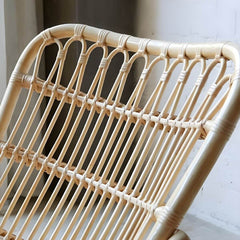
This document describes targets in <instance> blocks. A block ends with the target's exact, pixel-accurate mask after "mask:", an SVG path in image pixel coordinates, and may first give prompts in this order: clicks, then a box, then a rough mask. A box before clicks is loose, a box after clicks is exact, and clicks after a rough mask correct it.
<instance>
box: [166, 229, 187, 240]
mask: <svg viewBox="0 0 240 240" xmlns="http://www.w3.org/2000/svg"><path fill="white" fill-rule="evenodd" d="M168 240H190V238H189V237H188V235H187V234H186V233H185V232H183V231H181V230H177V231H176V232H175V233H174V235H173V236H172V237H170V238H169V239H168Z"/></svg>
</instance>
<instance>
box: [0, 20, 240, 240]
mask: <svg viewBox="0 0 240 240" xmlns="http://www.w3.org/2000/svg"><path fill="white" fill-rule="evenodd" d="M63 38H64V39H68V40H67V41H65V44H63V43H62V42H61V41H60V39H63ZM74 41H78V42H80V44H81V54H80V56H79V59H78V62H77V64H76V66H75V70H74V73H73V74H72V76H71V78H70V79H69V82H68V85H67V86H63V85H62V84H61V76H62V71H63V69H64V61H65V58H66V55H67V52H68V48H69V46H70V45H71V44H72V43H73V42H74ZM88 42H92V45H89V44H87V43H88ZM51 44H55V45H57V47H58V53H57V56H56V60H55V63H54V64H53V67H52V70H51V72H50V73H49V75H48V76H47V78H46V80H42V79H41V78H40V77H39V66H40V62H41V58H42V54H43V52H44V49H45V47H46V46H48V45H51ZM108 47H112V48H113V50H112V51H111V52H109V51H108V50H109V48H108ZM96 48H102V49H103V51H102V59H101V61H100V63H99V65H98V66H97V67H98V68H97V71H96V74H95V76H94V77H93V79H88V81H90V87H89V89H88V91H87V92H83V91H82V88H81V84H82V81H84V73H85V69H86V68H87V67H88V65H87V62H88V59H89V58H90V56H91V53H92V52H93V51H94V50H95V49H96ZM117 54H121V55H122V59H123V62H122V66H121V67H119V68H117V69H116V71H118V74H117V77H116V79H115V80H114V83H113V85H112V86H111V90H110V92H109V93H108V96H107V97H105V98H103V96H102V88H103V86H104V84H105V82H104V80H105V76H106V74H107V71H108V68H109V66H110V65H111V60H112V59H113V58H114V56H115V55H117ZM139 58H142V59H144V67H143V69H141V75H140V77H139V78H138V79H130V81H135V87H134V89H133V90H132V93H131V95H130V96H129V98H128V101H127V102H126V103H125V104H123V103H121V96H122V94H123V92H124V89H125V88H126V86H127V85H126V82H127V81H129V79H128V78H127V77H128V74H129V72H130V71H132V65H133V63H134V62H135V61H136V60H137V59H139ZM209 59H211V60H209ZM229 61H232V62H233V65H234V70H233V71H234V72H233V73H232V74H226V66H227V62H229ZM158 62H162V63H163V65H164V68H163V72H162V73H161V76H160V79H159V80H156V82H155V84H156V85H155V87H154V90H153V91H152V93H151V94H150V97H149V98H148V99H147V101H145V103H144V105H143V106H141V103H142V102H143V93H144V89H145V88H146V85H148V84H150V85H151V83H149V76H150V75H151V71H152V70H153V69H154V68H155V67H157V63H158ZM179 65H181V70H180V71H179V72H178V74H177V77H176V73H175V75H174V74H173V77H172V78H173V79H172V78H171V74H172V73H174V72H175V69H176V68H177V67H178V66H179ZM197 65H198V66H200V68H199V69H200V72H199V73H198V76H197V77H196V78H195V80H194V82H193V81H192V83H191V87H187V86H188V85H189V84H190V83H189V81H190V80H189V76H190V75H191V72H192V71H193V69H194V67H195V66H197ZM31 66H33V70H32V72H29V69H30V67H31ZM239 66H240V65H239V51H238V49H237V48H236V47H235V46H233V45H232V44H230V43H225V44H223V43H217V44H176V43H171V44H170V43H166V42H160V41H155V40H149V39H140V38H135V37H131V36H128V35H121V34H117V33H113V32H110V31H105V30H101V29H97V28H93V27H90V26H85V25H80V24H77V25H74V24H68V25H61V26H56V27H53V28H51V29H48V30H45V31H44V32H43V33H41V34H39V35H38V36H37V37H36V38H35V39H33V41H32V42H31V43H30V44H29V45H28V46H27V48H26V49H25V51H24V52H23V54H22V55H21V57H20V59H19V61H18V63H17V65H16V67H15V69H14V71H13V74H12V76H11V79H10V81H9V84H8V88H7V91H6V94H5V96H4V99H3V101H2V105H1V109H0V139H1V143H0V153H1V161H3V160H4V158H8V159H9V160H8V166H7V168H6V169H5V171H4V174H3V175H2V176H0V177H1V179H0V184H3V182H4V180H5V178H6V177H7V176H8V174H9V171H10V169H11V167H12V165H13V164H16V163H17V164H18V168H17V170H16V172H15V174H14V176H13V177H12V179H10V180H9V184H8V187H7V189H6V191H5V193H4V195H3V196H0V197H1V202H0V208H3V207H4V205H7V210H6V211H5V214H4V216H3V218H2V221H1V222H0V236H2V238H3V239H10V238H13V239H15V238H16V239H22V238H24V239H68V238H69V239H81V238H83V239H115V238H116V239H161V240H165V239H169V238H170V237H172V236H173V234H174V232H175V230H176V229H177V227H178V225H179V223H180V221H181V219H182V217H183V216H184V214H185V213H186V211H187V209H188V208H189V206H190V204H191V202H192V201H193V199H194V197H195V196H196V194H197V192H198V191H199V189H200V187H201V186H202V184H203V181H204V180H205V178H206V177H207V175H208V173H209V171H210V170H211V168H212V166H213V165H214V163H215V161H216V159H217V157H218V155H219V154H220V152H221V150H222V149H223V147H224V145H225V143H226V141H227V140H228V138H229V136H230V135H231V133H232V131H233V129H234V126H235V124H236V122H237V120H238V117H239V112H240V111H239V101H240V79H239ZM214 69H217V70H216V71H217V74H216V76H215V77H212V75H211V72H212V71H215V70H214ZM159 71H160V70H159ZM210 77H212V78H213V79H212V80H211V84H210V85H208V81H209V79H210ZM170 81H172V82H173V83H174V84H173V85H172V89H171V93H170V94H169V95H164V92H165V91H166V89H167V86H168V84H169V82H170ZM224 87H225V88H224ZM185 88H187V89H188V90H189V93H188V94H187V97H186V99H185V100H184V101H183V102H182V101H181V97H182V95H183V92H184V89H185ZM204 88H205V89H207V90H206V91H205V94H204V95H202V90H203V89H204ZM222 88H224V89H225V91H222V90H221V89H222ZM22 89H27V91H28V94H27V97H26V100H25V103H24V106H22V109H21V113H20V114H19V116H18V119H17V120H16V121H15V123H14V124H15V125H14V127H13V129H12V131H11V132H10V134H9V137H8V138H7V140H6V141H4V135H5V134H6V130H7V128H8V126H9V124H10V119H11V118H12V114H13V113H14V111H15V106H16V104H17V102H18V97H19V94H20V92H21V90H22ZM24 91H26V90H24ZM34 94H35V95H37V100H36V102H35V103H34V107H33V108H32V109H30V102H31V101H32V99H33V95H34ZM45 99H48V101H47V102H46V103H45V104H44V101H45ZM199 99H201V101H199ZM216 99H217V100H216ZM56 101H57V102H58V105H57V108H56V110H55V112H54V114H53V116H52V118H51V119H50V121H49V124H48V125H47V126H46V119H47V118H48V117H49V113H50V111H51V108H52V106H53V103H54V102H56ZM162 103H163V104H162ZM179 103H181V104H182V106H181V107H180V110H178V111H177V109H179ZM65 105H68V106H69V108H68V109H69V110H68V112H67V114H66V116H64V117H65V121H64V124H63V126H62V128H61V130H60V131H59V134H58V137H57V139H56V141H55V143H54V144H53V146H51V148H50V149H51V150H50V151H49V153H48V154H44V148H45V146H46V144H47V140H48V138H49V136H50V134H51V131H52V129H53V128H54V125H55V123H56V121H57V119H58V118H59V116H60V113H61V111H62V108H63V106H65ZM43 106H45V108H44V110H43V111H42V116H41V119H40V121H39V123H38V127H37V129H36V130H35V131H34V133H33V134H32V135H31V136H29V130H30V128H31V126H32V123H33V122H34V121H36V119H35V118H36V114H37V112H38V111H39V109H42V107H43ZM159 106H162V107H161V108H160V107H159ZM29 109H30V110H29ZM76 110H77V115H74V114H73V113H74V111H76ZM29 111H30V113H28V112H29ZM27 113H28V114H27ZM84 114H87V120H86V121H84V124H83V122H82V121H81V120H82V118H83V115H84ZM25 115H26V116H27V117H26V116H25ZM94 116H97V118H96V117H94ZM24 119H25V122H24ZM104 119H106V121H105V122H104ZM22 122H24V124H23V123H22ZM103 122H104V124H103ZM79 125H82V128H81V131H80V130H79ZM101 125H104V126H103V128H102V127H101ZM100 129H103V130H100ZM89 131H90V132H91V135H90V136H89V137H88V139H85V136H86V134H87V132H89ZM99 131H100V132H101V131H102V132H101V137H100V140H99V142H98V144H97V147H96V148H95V149H92V144H93V142H94V141H95V138H96V135H97V133H98V132H99ZM18 132H20V133H21V136H20V137H18V138H17V137H16V134H17V133H18ZM41 134H42V135H41ZM66 134H67V136H66V138H65V140H64V141H63V139H64V136H65V135H66ZM27 136H28V138H29V137H30V141H27V140H26V138H27ZM74 136H77V144H75V145H74V146H73V147H72V148H71V149H72V150H71V156H70V157H69V159H68V160H67V161H66V160H65V159H64V156H65V154H66V152H67V151H68V149H69V147H70V145H71V144H72V139H73V137H74ZM16 138H17V140H15V139H16ZM38 138H40V139H41V143H40V145H39V146H36V140H37V139H38ZM196 143H200V145H201V147H200V149H199V151H198V152H197V154H195V156H194V158H193V159H192V158H191V159H192V160H191V159H190V160H188V165H189V167H188V168H187V170H185V167H183V166H185V165H184V164H185V162H186V160H187V158H188V156H189V154H190V153H191V151H192V149H193V147H194V145H195V144H196ZM59 148H60V154H59V155H58V156H57V157H56V159H55V157H54V156H55V155H54V154H55V152H56V150H57V149H59ZM80 148H82V149H83V150H82V152H81V156H80V158H79V159H78V158H77V156H78V152H79V149H80ZM90 153H91V154H90ZM89 154H90V160H89ZM191 157H192V155H191ZM76 158H77V160H76ZM126 159H127V161H126ZM89 161H90V162H89ZM24 165H26V166H28V171H27V173H26V174H25V176H24V178H23V180H22V182H21V184H20V185H19V187H18V190H17V192H15V193H14V194H12V193H11V192H12V188H13V186H14V185H15V184H16V181H17V180H18V178H19V175H20V173H21V171H22V169H23V167H24ZM122 165H124V168H123V167H122ZM34 169H37V170H38V174H37V176H36V178H35V180H34V182H29V177H30V176H31V174H32V173H33V171H34ZM181 171H183V172H184V174H183V175H181V176H180V177H178V173H179V172H181ZM44 172H45V173H47V174H48V177H47V179H46V182H45V185H44V187H43V188H42V190H41V193H40V194H39V196H38V197H37V198H36V200H35V202H34V205H32V206H31V209H30V211H28V212H27V210H26V209H27V206H28V205H29V203H30V202H31V201H32V200H31V199H32V196H33V193H34V191H35V189H36V188H37V185H38V182H39V181H40V179H41V178H42V176H43V175H44ZM54 177H57V178H58V181H57V185H56V187H55V188H54V191H53V192H52V193H51V194H50V196H49V197H48V198H46V196H47V195H48V194H49V193H48V189H49V186H50V185H51V183H52V181H53V179H54ZM176 179H177V181H176ZM64 182H67V187H66V188H65V189H64V192H63V194H62V195H61V198H60V200H59V201H58V202H57V204H56V206H57V207H56V208H55V209H53V210H52V208H51V205H52V204H53V203H54V201H56V199H57V198H58V196H57V195H58V193H59V190H60V189H61V187H62V185H63V183H64ZM27 185H28V186H29V185H30V187H29V192H28V195H27V196H26V197H25V198H24V199H23V200H21V201H20V199H21V197H20V196H21V193H22V191H23V189H24V188H25V187H26V186H27ZM176 186H177V187H176ZM73 187H75V188H74V193H71V192H72V189H73ZM70 193H71V194H73V195H71V194H70ZM10 195H12V196H11V198H10V199H9V202H8V203H7V200H8V198H9V196H10ZM79 195H81V197H80V199H81V201H80V202H79V201H78V200H77V199H79ZM69 196H71V197H70V199H69ZM19 201H20V202H21V204H20V206H21V207H20V208H19V209H16V206H17V203H18V205H19ZM44 201H45V203H44V204H45V205H44V207H43V210H42V212H41V215H39V216H38V218H34V216H35V215H36V212H37V209H38V208H39V206H40V205H41V204H42V202H44ZM50 209H51V211H52V215H51V218H50V219H49V221H48V223H47V224H46V225H44V226H43V225H41V223H42V222H43V220H44V218H45V217H46V215H47V213H48V212H49V211H50ZM13 211H14V212H16V214H15V217H14V220H13V221H12V222H11V223H10V225H9V227H8V225H7V222H8V221H9V217H10V215H11V214H12V212H13ZM24 214H25V215H26V216H27V217H26V218H24V220H22V218H23V215H24ZM71 214H72V215H71ZM59 216H60V217H59ZM69 216H71V217H70V218H69ZM33 219H35V220H36V222H34V223H32V222H33ZM94 221H95V224H94ZM30 225H31V226H32V227H31V229H30V231H28V235H26V232H27V229H28V228H29V226H30ZM16 229H17V230H16ZM79 232H80V234H79ZM24 234H25V235H24ZM175 236H176V237H172V238H171V239H187V238H186V236H185V235H183V234H182V233H180V232H178V233H177V234H176V235H175Z"/></svg>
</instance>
